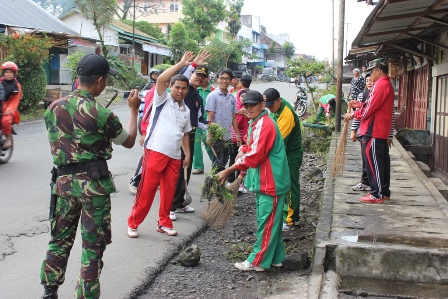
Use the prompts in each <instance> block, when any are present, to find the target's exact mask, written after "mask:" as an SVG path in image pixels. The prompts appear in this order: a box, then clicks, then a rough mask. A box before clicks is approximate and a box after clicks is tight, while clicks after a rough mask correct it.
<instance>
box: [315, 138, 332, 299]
mask: <svg viewBox="0 0 448 299" xmlns="http://www.w3.org/2000/svg"><path fill="white" fill-rule="evenodd" d="M339 138H340V134H338V133H336V132H333V135H332V137H331V142H330V148H329V150H328V161H327V171H326V174H325V183H324V191H323V195H322V199H321V208H320V215H319V222H318V224H317V227H316V239H315V246H314V255H313V265H312V271H311V276H310V281H309V289H308V298H310V299H311V298H320V296H321V291H322V290H323V288H324V284H326V283H325V281H324V278H325V277H324V276H325V271H326V270H327V269H326V268H327V267H328V263H329V262H330V261H329V258H330V257H328V256H327V248H328V246H332V244H331V243H330V234H331V223H332V222H333V202H334V198H333V191H334V190H333V185H334V177H333V175H332V173H331V169H332V167H333V160H334V156H335V154H336V149H337V142H338V140H339ZM327 279H328V278H327Z"/></svg>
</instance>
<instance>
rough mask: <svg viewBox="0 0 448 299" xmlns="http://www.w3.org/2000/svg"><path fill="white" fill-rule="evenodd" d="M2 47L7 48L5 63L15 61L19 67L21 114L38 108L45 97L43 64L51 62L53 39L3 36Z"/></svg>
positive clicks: (45, 80)
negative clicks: (21, 92)
mask: <svg viewBox="0 0 448 299" xmlns="http://www.w3.org/2000/svg"><path fill="white" fill-rule="evenodd" d="M0 45H2V46H4V47H5V48H6V50H7V51H6V52H7V53H8V56H7V57H6V58H5V61H7V60H9V61H14V62H15V63H16V64H17V66H18V67H19V73H18V75H17V79H18V80H19V82H20V83H21V84H22V91H23V99H22V100H21V101H20V104H19V111H20V112H28V111H30V110H33V109H35V108H36V107H37V105H38V103H39V102H40V101H41V100H42V99H43V98H44V97H45V87H46V84H47V78H46V75H45V71H44V68H43V66H42V65H43V64H44V63H45V62H48V61H49V57H50V55H49V49H50V48H51V47H52V46H53V39H52V38H50V37H47V36H41V37H35V36H33V35H30V34H25V35H19V34H17V33H16V34H14V35H12V36H9V35H1V36H0Z"/></svg>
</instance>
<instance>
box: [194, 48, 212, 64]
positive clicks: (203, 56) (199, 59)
mask: <svg viewBox="0 0 448 299" xmlns="http://www.w3.org/2000/svg"><path fill="white" fill-rule="evenodd" d="M210 55H211V54H210V52H208V51H206V50H202V51H199V53H198V55H197V56H196V58H195V59H194V60H193V62H194V63H196V65H207V64H208V62H206V60H207V59H208V58H209V57H210Z"/></svg>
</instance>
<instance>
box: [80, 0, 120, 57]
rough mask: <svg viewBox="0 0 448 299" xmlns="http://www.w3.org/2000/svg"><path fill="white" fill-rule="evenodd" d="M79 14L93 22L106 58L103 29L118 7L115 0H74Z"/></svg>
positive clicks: (107, 51)
mask: <svg viewBox="0 0 448 299" xmlns="http://www.w3.org/2000/svg"><path fill="white" fill-rule="evenodd" d="M75 4H76V6H77V7H78V9H79V10H80V12H81V14H82V15H83V16H84V17H85V18H86V19H87V20H91V21H92V22H93V26H94V27H95V29H96V32H97V33H98V37H99V39H100V43H101V50H102V51H103V55H104V57H106V58H107V54H108V53H109V50H108V49H107V46H106V44H105V43H104V29H105V28H106V27H107V26H108V25H109V24H110V23H112V20H113V19H114V15H115V13H116V11H117V9H118V6H117V0H75Z"/></svg>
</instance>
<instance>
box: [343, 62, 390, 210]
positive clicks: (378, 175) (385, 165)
mask: <svg viewBox="0 0 448 299" xmlns="http://www.w3.org/2000/svg"><path fill="white" fill-rule="evenodd" d="M368 70H369V71H371V78H372V80H373V82H374V83H375V85H374V86H373V88H372V90H371V91H370V95H369V98H368V100H367V101H366V102H364V104H362V103H360V102H358V101H356V100H353V101H351V102H350V106H351V107H352V108H360V109H357V110H356V111H355V112H354V113H347V114H346V115H345V117H344V118H345V119H346V120H350V119H352V118H353V117H354V118H356V119H358V120H360V121H361V124H360V126H359V134H360V135H362V141H361V143H362V155H363V158H364V159H365V161H366V163H367V167H366V168H367V177H368V179H369V185H370V188H371V190H370V195H367V196H365V197H361V198H360V201H361V202H364V203H382V202H384V200H388V199H390V189H389V187H390V156H389V144H388V138H389V133H390V129H391V126H392V113H393V107H394V88H393V87H392V84H391V83H390V78H389V76H388V75H387V74H388V71H389V69H388V67H387V62H386V59H384V58H379V59H375V60H373V61H371V62H370V64H369V68H368Z"/></svg>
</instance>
